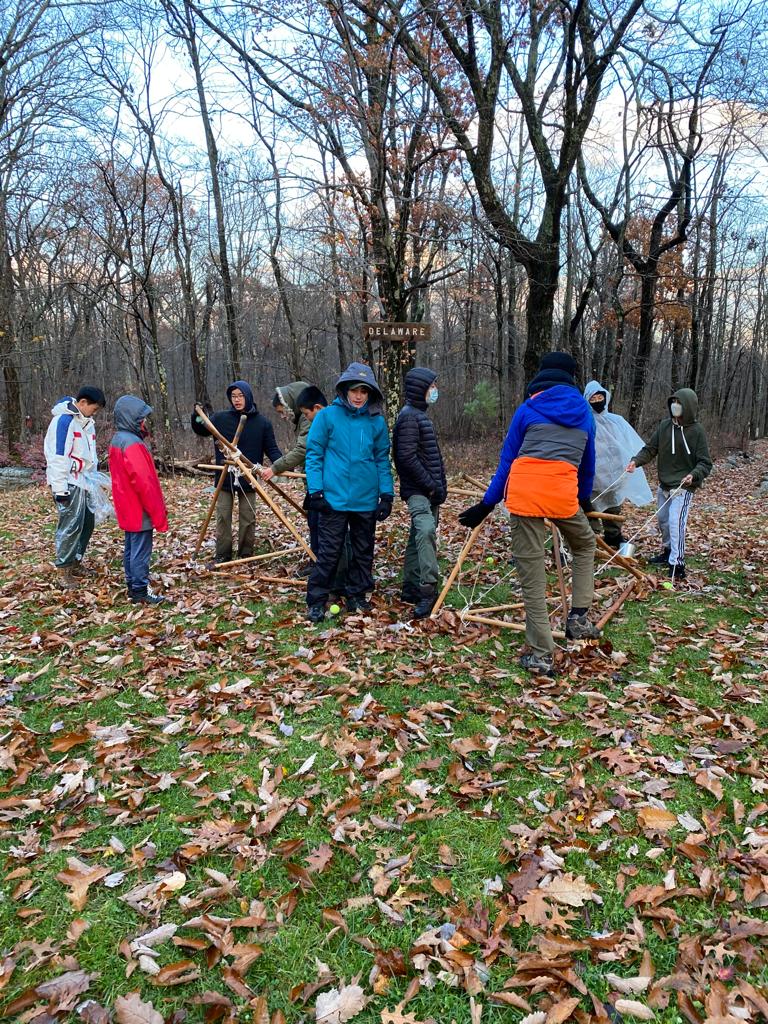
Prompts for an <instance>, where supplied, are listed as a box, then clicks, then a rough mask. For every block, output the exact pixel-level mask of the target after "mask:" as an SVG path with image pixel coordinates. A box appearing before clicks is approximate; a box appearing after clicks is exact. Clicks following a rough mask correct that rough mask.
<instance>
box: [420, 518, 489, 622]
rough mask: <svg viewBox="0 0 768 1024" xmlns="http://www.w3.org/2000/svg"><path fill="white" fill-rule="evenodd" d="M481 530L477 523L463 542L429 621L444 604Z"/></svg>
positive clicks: (481, 526) (480, 525) (480, 524)
mask: <svg viewBox="0 0 768 1024" xmlns="http://www.w3.org/2000/svg"><path fill="white" fill-rule="evenodd" d="M482 528H483V523H478V525H477V526H476V527H475V528H474V530H473V531H472V532H471V533H470V535H469V536H468V537H467V539H466V541H465V542H464V547H463V548H462V549H461V551H460V552H459V557H458V558H457V559H456V564H455V565H454V567H453V568H452V569H451V574H450V576H449V577H448V579H447V580H446V581H445V586H444V587H443V589H442V590H441V591H440V596H439V597H438V599H437V600H436V601H435V605H434V607H433V609H432V613H431V615H430V616H429V617H430V618H431V619H434V618H435V617H436V615H437V613H438V612H439V611H440V609H441V608H442V607H443V605H444V604H445V599H446V597H448V593H449V591H450V589H451V587H452V586H453V582H454V580H455V579H456V577H457V576H458V575H459V572H460V570H461V567H462V565H463V564H464V559H465V558H466V557H467V555H468V554H469V552H470V551H471V550H472V548H473V547H474V544H475V541H476V540H477V537H478V534H479V533H480V531H481V530H482Z"/></svg>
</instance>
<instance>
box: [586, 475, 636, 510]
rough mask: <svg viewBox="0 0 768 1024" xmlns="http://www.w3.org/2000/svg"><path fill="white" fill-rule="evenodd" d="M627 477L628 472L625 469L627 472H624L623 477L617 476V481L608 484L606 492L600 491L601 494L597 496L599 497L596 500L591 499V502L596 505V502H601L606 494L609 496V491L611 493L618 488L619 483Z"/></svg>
mask: <svg viewBox="0 0 768 1024" xmlns="http://www.w3.org/2000/svg"><path fill="white" fill-rule="evenodd" d="M626 475H627V471H626V469H625V470H624V472H623V473H622V474H621V476H617V477H616V479H615V480H614V481H613V482H612V483H610V484H608V486H607V487H606V488H605V490H604V491H600V493H599V494H598V495H597V497H596V498H592V499H591V500H592V503H593V504H594V503H595V502H596V501H599V500H600V499H601V498H602V496H603V495H604V494H607V493H608V491H611V490H613V488H614V487H615V486H616V484H617V483H618V482H619V481H620V480H621V479H622V478H623V477H625V476H626Z"/></svg>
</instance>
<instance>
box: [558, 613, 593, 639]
mask: <svg viewBox="0 0 768 1024" xmlns="http://www.w3.org/2000/svg"><path fill="white" fill-rule="evenodd" d="M565 635H566V636H567V637H568V639H569V640H597V639H599V637H600V630H599V629H598V628H597V626H596V625H595V624H594V623H592V622H590V621H589V617H588V615H587V613H586V612H584V614H583V615H574V613H573V612H571V613H570V615H569V616H568V618H567V619H566V620H565Z"/></svg>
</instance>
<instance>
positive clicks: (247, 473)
mask: <svg viewBox="0 0 768 1024" xmlns="http://www.w3.org/2000/svg"><path fill="white" fill-rule="evenodd" d="M195 412H196V413H197V414H198V416H199V417H200V418H201V419H202V421H203V423H205V425H206V427H207V428H208V431H209V433H211V434H213V436H214V437H215V438H216V440H217V441H218V442H219V443H220V444H221V445H223V446H224V448H225V449H226V450H227V452H228V454H229V457H230V460H231V461H232V462H234V463H235V465H236V466H237V468H238V469H239V470H240V472H241V473H242V474H243V476H244V477H245V478H246V480H247V481H248V482H249V484H250V485H251V487H253V489H254V491H255V492H256V494H258V496H259V497H260V498H261V500H262V501H263V502H264V503H265V504H266V505H268V506H269V508H270V509H271V510H272V511H273V512H274V514H275V515H276V516H277V518H278V519H279V520H280V522H281V523H282V524H283V526H285V528H286V529H287V530H290V532H291V533H292V534H293V536H294V537H295V538H296V540H297V541H298V542H299V544H300V546H301V547H302V548H303V549H304V551H305V552H306V554H307V555H308V556H309V557H310V558H311V559H312V561H313V562H314V561H316V560H317V559H316V557H315V553H314V551H312V549H311V548H310V547H309V545H308V544H307V542H306V541H305V540H304V538H303V537H302V535H301V534H300V533H299V531H298V530H297V529H296V527H295V526H294V525H293V523H292V522H291V521H290V519H288V518H287V516H286V515H285V514H284V513H283V511H282V509H281V508H280V506H279V505H277V503H276V502H275V501H274V500H273V498H272V497H271V495H269V494H268V493H267V492H266V491H265V489H264V487H263V486H262V485H261V483H260V482H259V481H258V480H257V478H256V476H255V475H254V473H253V471H252V470H251V469H250V468H249V466H248V465H247V463H248V460H247V459H245V458H244V457H243V456H242V455H241V454H240V452H238V450H237V448H235V447H234V445H233V444H232V443H231V442H230V441H228V440H227V439H226V437H224V435H223V434H221V433H220V432H219V431H218V430H217V429H216V427H215V426H214V425H213V423H211V421H210V420H209V419H208V417H207V416H206V415H205V412H204V411H203V408H202V406H200V405H196V406H195Z"/></svg>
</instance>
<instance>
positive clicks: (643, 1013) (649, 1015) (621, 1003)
mask: <svg viewBox="0 0 768 1024" xmlns="http://www.w3.org/2000/svg"><path fill="white" fill-rule="evenodd" d="M613 1005H614V1007H615V1008H616V1012H617V1013H620V1014H622V1016H624V1017H634V1018H635V1019H636V1020H653V1018H654V1012H653V1010H652V1009H651V1008H650V1006H646V1005H645V1003H638V1002H637V1000H635V999H617V1000H616V1002H615V1003H614V1004H613Z"/></svg>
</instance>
